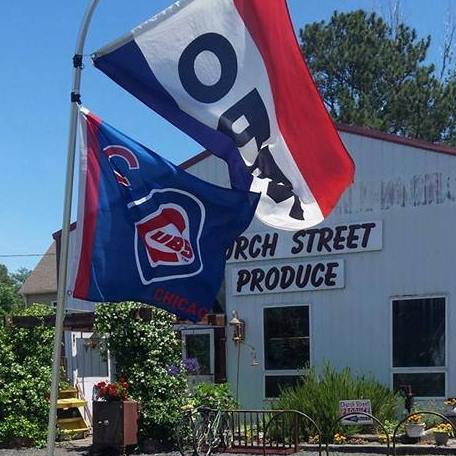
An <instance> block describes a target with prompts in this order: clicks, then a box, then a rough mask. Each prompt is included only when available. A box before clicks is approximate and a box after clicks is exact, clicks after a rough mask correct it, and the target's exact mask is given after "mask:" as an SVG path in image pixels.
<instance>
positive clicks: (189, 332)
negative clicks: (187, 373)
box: [180, 328, 215, 379]
mask: <svg viewBox="0 0 456 456" xmlns="http://www.w3.org/2000/svg"><path fill="white" fill-rule="evenodd" d="M180 331H181V340H182V360H185V359H187V358H188V356H187V343H186V340H185V338H186V336H203V335H206V334H208V335H209V362H210V366H209V367H210V373H209V374H198V375H196V374H193V375H192V377H200V378H207V377H211V378H212V379H214V375H215V358H214V356H215V343H214V330H213V329H211V328H205V329H189V328H186V329H181V330H180Z"/></svg>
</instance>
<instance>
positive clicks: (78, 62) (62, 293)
mask: <svg viewBox="0 0 456 456" xmlns="http://www.w3.org/2000/svg"><path fill="white" fill-rule="evenodd" d="M99 1H100V0H90V3H89V5H88V7H87V9H86V11H85V13H84V17H83V19H82V23H81V28H80V29H79V35H78V39H77V43H76V51H75V54H74V57H73V78H72V90H71V108H70V127H69V132H68V150H67V167H66V183H65V197H64V205H63V223H62V237H61V249H60V259H59V273H58V286H57V307H56V315H55V333H54V348H53V354H52V382H51V397H50V407H49V423H48V438H47V456H53V455H54V449H55V436H56V418H57V398H58V394H59V377H60V375H59V374H60V359H61V349H62V347H61V342H62V336H63V319H64V315H65V301H66V287H67V270H68V245H69V235H70V218H71V200H72V196H73V177H74V161H75V155H76V133H77V125H78V110H79V107H78V104H79V103H80V101H81V100H80V92H79V91H80V87H81V71H82V67H83V65H82V57H83V53H84V43H85V39H86V36H87V31H88V28H89V24H90V21H91V19H92V16H93V13H94V11H95V9H96V7H97V5H98V3H99Z"/></svg>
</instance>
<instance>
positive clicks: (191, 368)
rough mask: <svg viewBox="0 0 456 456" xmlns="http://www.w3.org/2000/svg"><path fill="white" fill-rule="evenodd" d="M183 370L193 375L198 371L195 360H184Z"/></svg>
mask: <svg viewBox="0 0 456 456" xmlns="http://www.w3.org/2000/svg"><path fill="white" fill-rule="evenodd" d="M184 368H185V370H186V371H187V372H188V373H189V374H195V373H197V372H198V371H199V370H200V365H199V362H198V359H197V358H187V359H184Z"/></svg>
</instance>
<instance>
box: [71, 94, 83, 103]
mask: <svg viewBox="0 0 456 456" xmlns="http://www.w3.org/2000/svg"><path fill="white" fill-rule="evenodd" d="M71 103H77V104H81V94H80V93H76V92H71Z"/></svg>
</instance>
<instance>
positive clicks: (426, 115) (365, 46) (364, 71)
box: [300, 10, 456, 143]
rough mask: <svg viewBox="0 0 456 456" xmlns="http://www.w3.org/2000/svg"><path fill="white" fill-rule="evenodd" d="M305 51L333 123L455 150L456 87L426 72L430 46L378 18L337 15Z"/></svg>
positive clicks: (307, 32) (317, 29)
mask: <svg viewBox="0 0 456 456" xmlns="http://www.w3.org/2000/svg"><path fill="white" fill-rule="evenodd" d="M300 37H301V44H302V45H301V47H302V51H303V54H304V55H305V57H306V60H307V62H308V65H309V68H310V70H311V72H312V74H313V76H314V79H315V81H316V83H317V85H318V87H319V89H320V93H321V94H322V96H323V99H324V101H325V103H326V105H327V106H328V109H329V111H330V113H331V115H332V117H333V118H334V119H335V120H336V121H338V122H343V123H347V124H355V125H360V126H366V127H372V128H376V129H379V130H382V131H386V132H389V133H397V134H399V135H403V136H408V137H412V138H419V139H424V140H428V141H442V142H448V143H455V142H456V132H455V128H456V122H455V120H456V119H455V115H456V101H455V93H456V79H455V77H454V74H453V75H447V76H448V77H447V79H446V80H442V79H441V78H440V77H439V78H438V77H437V76H436V74H435V68H434V66H433V65H428V64H425V63H424V62H425V59H426V55H427V51H428V49H429V45H430V42H431V38H430V37H429V36H428V37H427V38H425V39H418V38H417V33H416V31H415V30H414V29H411V28H410V27H408V26H406V25H404V24H399V25H398V26H397V27H395V28H394V29H393V28H392V27H390V26H389V25H388V24H386V23H385V22H384V21H383V19H382V18H380V17H379V16H377V15H376V14H375V13H372V14H369V15H368V14H367V13H366V12H364V11H362V10H359V11H353V12H349V13H339V12H337V11H335V12H334V14H333V15H332V17H331V18H330V20H329V22H328V23H326V22H324V21H322V22H318V23H313V24H309V25H306V26H305V27H304V28H303V29H301V31H300Z"/></svg>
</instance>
